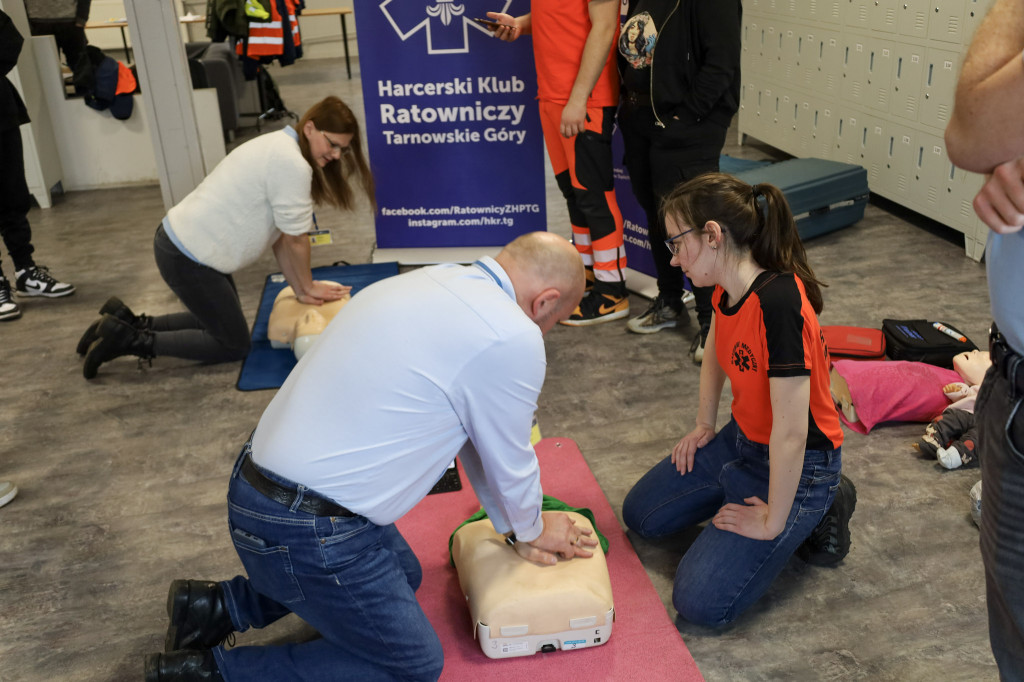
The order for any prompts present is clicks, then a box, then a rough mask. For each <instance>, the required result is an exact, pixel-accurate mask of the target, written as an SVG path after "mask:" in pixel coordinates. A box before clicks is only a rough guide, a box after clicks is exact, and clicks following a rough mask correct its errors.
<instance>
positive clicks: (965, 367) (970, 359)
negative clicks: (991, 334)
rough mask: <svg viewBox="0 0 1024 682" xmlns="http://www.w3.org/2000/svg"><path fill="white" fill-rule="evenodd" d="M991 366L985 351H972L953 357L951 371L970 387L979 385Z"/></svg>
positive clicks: (990, 360)
mask: <svg viewBox="0 0 1024 682" xmlns="http://www.w3.org/2000/svg"><path fill="white" fill-rule="evenodd" d="M991 364H992V359H991V358H990V357H989V354H988V351H987V350H972V351H968V352H966V353H960V354H959V355H956V356H954V357H953V369H955V370H956V371H957V374H959V375H960V376H962V377H963V378H964V381H966V382H967V383H968V384H970V385H971V386H977V385H978V384H980V383H981V380H982V379H984V378H985V372H987V371H988V368H989V366H990V365H991Z"/></svg>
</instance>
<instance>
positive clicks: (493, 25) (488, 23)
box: [473, 19, 506, 31]
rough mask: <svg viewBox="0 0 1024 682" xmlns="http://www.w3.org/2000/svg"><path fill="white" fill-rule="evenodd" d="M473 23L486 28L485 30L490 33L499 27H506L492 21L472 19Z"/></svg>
mask: <svg viewBox="0 0 1024 682" xmlns="http://www.w3.org/2000/svg"><path fill="white" fill-rule="evenodd" d="M473 21H475V22H476V23H478V24H483V25H484V26H486V27H487V28H489V29H491V30H492V31H493V30H494V29H496V28H498V27H499V26H505V25H506V24H503V23H501V22H500V21H494V20H493V19H473Z"/></svg>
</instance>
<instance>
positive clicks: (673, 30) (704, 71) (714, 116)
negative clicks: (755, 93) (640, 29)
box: [619, 0, 742, 127]
mask: <svg viewBox="0 0 1024 682" xmlns="http://www.w3.org/2000/svg"><path fill="white" fill-rule="evenodd" d="M644 12H646V13H648V14H649V15H650V17H651V18H652V19H653V24H654V27H652V28H655V31H656V36H657V40H656V42H655V43H654V45H653V48H652V50H651V52H650V58H649V66H647V67H646V68H647V69H649V72H648V73H649V78H650V82H649V86H648V88H646V89H645V91H643V92H641V93H634V94H640V95H642V96H645V97H646V98H647V99H649V101H650V104H651V106H653V107H654V114H655V116H656V118H657V119H658V120H659V121H660V122H661V123H662V124H663V125H665V126H668V125H670V124H672V125H675V123H676V122H675V121H673V120H671V119H678V122H679V123H680V124H681V125H682V126H683V127H696V126H698V125H699V124H701V123H704V122H705V121H708V122H713V123H715V124H717V125H720V126H723V127H728V125H729V123H730V122H731V121H732V117H733V115H734V114H735V113H736V111H737V109H739V99H740V50H741V40H740V32H741V21H742V7H741V4H740V0H630V3H629V17H630V18H632V17H634V16H636V15H639V14H642V13H644ZM627 26H628V20H627ZM650 31H651V28H648V29H647V30H646V31H645V34H647V33H650ZM631 68H633V67H632V66H630V65H629V64H628V62H627V60H626V59H625V58H624V57H623V55H622V52H621V51H620V53H619V69H620V72H621V73H622V74H623V76H622V83H623V89H624V90H627V91H628V88H629V85H628V83H629V82H630V81H631V80H632V81H633V82H634V83H635V82H636V79H635V78H633V79H631V78H629V75H628V74H626V69H631Z"/></svg>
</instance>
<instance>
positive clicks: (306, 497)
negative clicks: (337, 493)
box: [240, 455, 356, 517]
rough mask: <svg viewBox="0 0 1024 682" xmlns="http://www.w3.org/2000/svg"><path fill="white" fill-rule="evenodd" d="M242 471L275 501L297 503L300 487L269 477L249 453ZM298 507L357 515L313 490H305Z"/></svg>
mask: <svg viewBox="0 0 1024 682" xmlns="http://www.w3.org/2000/svg"><path fill="white" fill-rule="evenodd" d="M240 473H241V474H242V478H244V479H245V480H246V481H247V482H248V483H249V485H251V486H252V487H253V488H255V489H256V490H259V491H260V492H261V493H263V494H264V495H266V496H267V497H269V498H270V499H272V500H273V501H274V502H278V503H280V504H283V505H284V506H286V507H289V508H291V506H292V505H294V504H295V499H296V498H297V497H298V496H299V490H298V488H292V487H289V486H286V485H282V484H281V483H278V482H277V481H275V480H273V479H272V478H268V477H267V475H266V474H264V473H263V472H262V471H260V469H259V467H258V466H256V464H255V463H253V461H252V457H251V456H249V455H247V456H246V457H245V459H244V460H243V461H242V468H241V470H240ZM297 509H300V510H302V511H304V512H306V513H308V514H313V515H315V516H344V517H350V516H356V513H355V512H352V511H349V510H348V509H345V508H344V507H342V506H341V505H340V504H338V503H337V502H334V501H332V500H329V499H327V498H326V497H323V496H322V495H319V494H317V493H315V492H313V491H312V490H306V491H304V492H303V494H302V502H300V503H299V506H298V507H297Z"/></svg>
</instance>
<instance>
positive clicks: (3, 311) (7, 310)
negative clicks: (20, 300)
mask: <svg viewBox="0 0 1024 682" xmlns="http://www.w3.org/2000/svg"><path fill="white" fill-rule="evenodd" d="M19 317H21V308H19V307H18V304H17V303H15V302H14V297H13V296H11V283H10V282H8V281H7V278H6V277H0V320H14V319H17V318H19Z"/></svg>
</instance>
